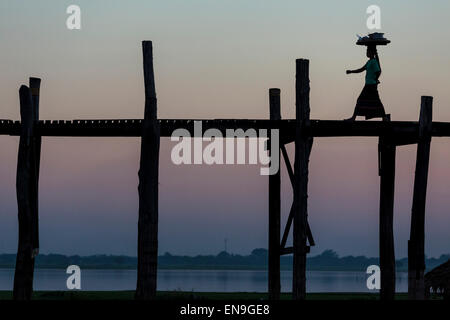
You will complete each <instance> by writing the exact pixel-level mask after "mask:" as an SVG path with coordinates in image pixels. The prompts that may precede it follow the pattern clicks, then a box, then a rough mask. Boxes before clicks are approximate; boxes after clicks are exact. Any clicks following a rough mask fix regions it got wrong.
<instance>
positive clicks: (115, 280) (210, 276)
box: [0, 269, 408, 292]
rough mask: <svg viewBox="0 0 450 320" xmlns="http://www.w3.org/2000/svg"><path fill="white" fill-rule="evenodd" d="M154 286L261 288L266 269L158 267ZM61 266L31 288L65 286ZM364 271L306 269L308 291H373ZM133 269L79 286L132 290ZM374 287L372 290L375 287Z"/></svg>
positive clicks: (284, 283) (401, 283)
mask: <svg viewBox="0 0 450 320" xmlns="http://www.w3.org/2000/svg"><path fill="white" fill-rule="evenodd" d="M158 272H159V273H158V290H170V291H171V290H179V291H198V292H202V291H203V292H208V291H222V292H265V291H267V272H266V271H246V270H237V271H234V270H159V271H158ZM68 276H69V275H67V274H66V273H65V270H53V269H52V270H46V269H37V270H36V271H35V280H34V288H35V290H67V287H66V280H67V277H68ZM367 276H368V275H367V274H366V273H365V272H353V271H310V272H307V275H306V277H307V281H308V282H307V291H308V292H374V290H368V289H367V287H366V280H367ZM13 279H14V270H13V269H0V290H12V288H13ZM291 283H292V272H291V271H282V272H281V290H282V291H285V292H287V291H290V290H291ZM135 287H136V271H134V270H82V271H81V290H99V291H112V290H134V289H135ZM407 288H408V274H407V273H406V272H400V273H398V274H397V289H396V291H397V292H407ZM375 291H376V290H375Z"/></svg>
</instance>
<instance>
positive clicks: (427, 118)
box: [408, 96, 433, 300]
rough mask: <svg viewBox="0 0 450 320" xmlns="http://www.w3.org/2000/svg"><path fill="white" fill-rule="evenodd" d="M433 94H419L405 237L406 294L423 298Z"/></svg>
mask: <svg viewBox="0 0 450 320" xmlns="http://www.w3.org/2000/svg"><path fill="white" fill-rule="evenodd" d="M432 111H433V98H432V97H426V96H423V97H422V100H421V105H420V118H419V143H418V145H417V157H416V172H415V176H414V191H413V204H412V213H411V231H410V240H409V241H408V297H409V298H410V299H415V300H423V299H424V298H425V283H424V272H425V204H426V194H427V184H428V166H429V162H430V145H431V133H432V130H433V123H432V117H433V112H432Z"/></svg>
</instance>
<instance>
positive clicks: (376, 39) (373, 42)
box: [356, 32, 391, 46]
mask: <svg viewBox="0 0 450 320" xmlns="http://www.w3.org/2000/svg"><path fill="white" fill-rule="evenodd" d="M358 38H359V39H358V41H356V44H357V45H359V46H385V45H387V44H388V43H391V40H388V39H386V38H385V37H384V33H379V32H374V33H370V34H369V35H367V36H365V37H360V36H358Z"/></svg>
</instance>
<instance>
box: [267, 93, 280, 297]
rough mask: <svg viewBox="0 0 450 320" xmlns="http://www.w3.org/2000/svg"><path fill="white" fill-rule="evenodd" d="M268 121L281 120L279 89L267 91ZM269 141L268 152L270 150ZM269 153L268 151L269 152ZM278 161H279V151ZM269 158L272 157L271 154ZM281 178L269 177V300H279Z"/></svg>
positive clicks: (278, 174) (277, 176)
mask: <svg viewBox="0 0 450 320" xmlns="http://www.w3.org/2000/svg"><path fill="white" fill-rule="evenodd" d="M269 106H270V119H271V120H280V119H281V110H280V109H281V107H280V89H275V88H273V89H270V90H269ZM270 145H271V141H270V139H269V145H268V147H269V150H272V149H271V146H270ZM269 152H270V151H269ZM276 152H278V159H280V150H279V149H278V150H276ZM271 157H274V155H273V154H271ZM280 193H281V177H280V170H278V172H277V173H276V174H273V175H270V176H269V277H268V278H269V284H268V285H269V299H271V300H278V299H280V291H281V284H280V213H281V196H280Z"/></svg>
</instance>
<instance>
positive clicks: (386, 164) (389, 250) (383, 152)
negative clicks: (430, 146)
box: [378, 136, 396, 300]
mask: <svg viewBox="0 0 450 320" xmlns="http://www.w3.org/2000/svg"><path fill="white" fill-rule="evenodd" d="M378 148H379V175H380V223H379V230H380V235H379V243H380V244H379V246H380V269H381V279H380V280H381V290H380V298H381V299H382V300H393V299H394V296H395V252H394V225H393V223H394V189H395V152H396V146H395V144H394V143H393V141H392V140H391V139H389V137H386V136H383V137H380V141H379V145H378Z"/></svg>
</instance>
